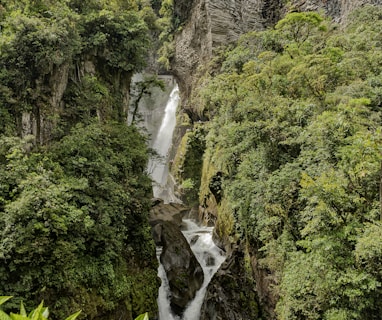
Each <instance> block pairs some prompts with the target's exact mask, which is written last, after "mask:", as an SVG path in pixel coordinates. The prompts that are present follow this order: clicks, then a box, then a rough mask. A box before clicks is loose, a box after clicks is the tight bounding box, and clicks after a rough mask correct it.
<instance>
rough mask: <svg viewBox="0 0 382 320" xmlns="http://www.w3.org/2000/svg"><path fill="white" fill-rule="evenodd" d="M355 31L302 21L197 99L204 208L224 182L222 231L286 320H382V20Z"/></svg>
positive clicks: (374, 15) (300, 16) (231, 57)
mask: <svg viewBox="0 0 382 320" xmlns="http://www.w3.org/2000/svg"><path fill="white" fill-rule="evenodd" d="M349 21H350V22H349V24H348V25H347V26H346V27H340V26H337V25H336V24H334V23H330V22H329V21H328V20H326V19H325V18H324V17H322V16H320V15H318V14H317V13H301V12H295V13H291V14H288V15H287V16H286V17H285V18H284V19H282V20H281V21H279V22H278V23H277V25H276V26H275V28H274V29H270V30H266V31H261V32H251V33H249V34H246V35H244V36H242V37H241V39H240V40H239V41H238V43H237V44H236V45H235V46H233V47H231V48H230V49H228V50H227V51H223V52H222V53H221V55H220V57H218V58H217V59H216V60H215V61H213V62H212V63H211V65H210V66H209V67H207V72H206V75H205V76H204V77H201V78H200V81H201V82H202V83H203V86H202V85H201V86H200V87H201V88H202V89H201V91H200V92H199V93H198V94H197V95H195V97H194V103H195V104H197V105H198V107H199V112H200V115H201V117H208V118H209V119H210V121H209V122H208V123H207V124H206V125H205V130H207V131H208V134H207V136H206V151H205V160H204V166H205V167H207V168H209V169H206V168H204V170H203V172H204V175H205V176H204V177H202V187H201V189H200V201H201V203H202V205H204V206H207V205H208V201H209V200H208V197H209V194H211V193H214V190H212V189H211V183H212V182H213V181H214V180H213V179H214V177H215V178H216V177H217V176H219V177H221V179H220V180H221V181H220V186H219V188H220V191H219V192H220V196H219V197H221V195H222V198H221V200H220V199H219V198H218V199H217V201H218V202H219V203H218V208H219V212H221V218H220V219H227V211H228V212H231V217H233V219H234V221H235V226H234V228H229V229H228V232H232V230H237V231H236V232H237V233H238V234H239V235H240V238H241V239H242V241H243V242H244V243H245V244H246V245H247V246H249V247H250V248H252V250H254V252H257V254H256V259H257V261H258V263H259V266H260V268H262V269H264V270H267V273H268V274H269V279H271V280H272V283H273V287H272V288H271V289H270V290H272V293H273V295H275V296H276V297H278V298H277V300H278V302H277V306H276V313H277V318H278V319H332V320H333V319H378V318H379V317H380V314H381V304H380V303H379V302H378V301H380V299H381V296H382V291H381V286H380V285H381V280H382V273H381V272H380V267H378V263H379V261H380V259H381V255H380V254H381V243H380V239H379V238H380V232H381V222H380V219H381V204H380V196H379V195H380V192H381V190H380V188H381V184H380V183H381V161H382V153H381V152H382V144H381V130H382V127H381V102H382V100H381V98H382V77H381V74H382V65H381V63H380V61H381V52H382V50H381V49H382V48H381V44H382V42H381V33H380V28H381V24H382V11H381V8H380V7H376V6H366V7H365V8H363V9H361V10H359V11H357V12H355V13H354V14H353V16H352V17H351V18H350V19H349ZM203 181H205V182H204V184H206V183H207V188H206V186H205V185H203ZM208 184H209V185H208ZM215 193H216V192H215ZM219 214H220V213H219ZM224 224H225V222H224V221H221V222H219V218H218V223H217V225H218V226H219V225H224ZM226 236H230V234H228V235H226ZM231 236H232V235H231ZM223 237H224V235H223Z"/></svg>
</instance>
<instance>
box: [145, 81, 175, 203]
mask: <svg viewBox="0 0 382 320" xmlns="http://www.w3.org/2000/svg"><path fill="white" fill-rule="evenodd" d="M178 103H179V89H178V85H175V86H174V88H173V90H172V92H171V94H170V97H169V99H168V102H167V104H166V108H165V114H164V117H163V120H162V123H161V126H160V128H159V131H158V134H157V136H156V138H155V140H154V143H153V149H154V150H155V151H156V152H157V153H158V156H159V157H153V158H152V159H150V161H149V164H148V171H149V173H150V175H151V177H152V179H153V182H154V184H153V193H154V197H155V198H160V199H163V200H164V202H165V203H169V202H179V200H178V199H177V198H176V197H175V195H174V192H173V190H174V188H173V181H172V177H171V176H170V175H169V168H168V162H169V151H170V147H171V143H172V134H173V132H174V129H175V124H176V109H177V107H178Z"/></svg>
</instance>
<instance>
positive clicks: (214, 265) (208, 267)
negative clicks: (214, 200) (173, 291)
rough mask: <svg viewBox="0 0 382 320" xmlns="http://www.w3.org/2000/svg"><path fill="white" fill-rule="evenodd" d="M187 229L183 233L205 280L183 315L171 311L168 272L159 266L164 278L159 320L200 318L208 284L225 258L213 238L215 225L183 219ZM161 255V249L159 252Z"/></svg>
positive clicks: (192, 319)
mask: <svg viewBox="0 0 382 320" xmlns="http://www.w3.org/2000/svg"><path fill="white" fill-rule="evenodd" d="M183 224H184V226H185V229H184V230H183V231H182V232H183V235H184V236H185V238H186V239H187V241H188V243H189V244H190V247H191V250H192V251H193V252H194V255H195V257H196V259H197V260H198V262H199V263H200V266H201V267H202V269H203V272H204V282H203V284H202V286H201V288H200V289H199V290H198V291H197V293H196V295H195V298H194V299H193V300H192V301H191V302H190V303H189V305H188V306H187V308H186V310H185V311H184V314H183V316H182V317H178V316H175V315H174V314H172V313H171V308H170V288H169V285H168V281H167V277H166V272H165V271H164V268H163V266H162V265H160V266H159V269H158V275H159V277H160V278H161V280H162V285H161V287H160V289H159V297H158V307H159V320H199V318H200V309H201V306H202V304H203V300H204V296H205V294H206V290H207V286H208V284H209V283H210V281H211V279H212V277H213V275H214V274H215V273H216V271H217V270H218V269H219V267H220V266H221V264H222V263H223V262H224V260H225V254H224V251H223V250H221V249H220V248H218V247H217V246H216V245H215V243H214V242H213V240H212V231H213V227H204V226H198V225H197V224H196V223H195V222H194V221H192V220H190V219H183ZM157 254H158V257H159V256H160V250H159V251H158V252H157Z"/></svg>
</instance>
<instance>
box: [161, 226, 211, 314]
mask: <svg viewBox="0 0 382 320" xmlns="http://www.w3.org/2000/svg"><path fill="white" fill-rule="evenodd" d="M161 243H162V244H163V250H162V254H161V256H160V260H161V263H162V265H163V267H164V269H165V271H166V274H167V279H168V282H169V286H170V291H171V298H170V301H171V302H170V304H171V308H172V310H173V312H174V313H175V314H177V315H181V314H182V313H183V312H184V310H185V308H186V306H187V304H188V303H189V302H190V301H191V300H192V299H193V298H194V297H195V294H196V291H198V290H199V289H200V287H201V285H202V284H203V281H204V274H203V269H202V267H201V266H200V264H199V262H198V261H197V259H196V258H195V256H194V254H193V252H192V251H191V248H190V246H189V244H188V242H187V240H186V238H185V237H184V235H183V234H182V232H181V231H180V229H179V227H178V225H177V224H176V223H174V222H172V221H164V222H163V223H162V224H161Z"/></svg>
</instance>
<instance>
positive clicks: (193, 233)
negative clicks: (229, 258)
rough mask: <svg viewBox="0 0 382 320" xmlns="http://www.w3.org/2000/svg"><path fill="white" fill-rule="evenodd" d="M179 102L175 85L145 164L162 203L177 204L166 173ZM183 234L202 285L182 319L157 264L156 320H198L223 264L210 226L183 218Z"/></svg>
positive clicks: (172, 182) (161, 269) (166, 281)
mask: <svg viewBox="0 0 382 320" xmlns="http://www.w3.org/2000/svg"><path fill="white" fill-rule="evenodd" d="M178 103H179V89H178V85H175V86H174V88H173V90H172V91H171V94H170V96H169V98H168V101H167V103H166V107H165V111H164V116H163V118H162V121H161V125H160V127H159V130H158V131H157V133H156V134H155V138H154V139H153V141H152V148H153V149H154V150H155V151H156V152H157V154H158V157H152V158H151V159H150V161H149V164H148V172H149V174H150V175H151V177H152V180H153V193H154V197H156V198H160V199H163V200H164V202H165V203H170V202H179V199H177V198H176V196H175V195H174V188H173V186H174V181H173V178H172V176H171V175H170V174H169V167H168V163H169V151H170V149H171V143H172V135H173V131H174V129H175V125H176V109H177V107H178ZM183 226H184V230H182V232H183V235H184V236H185V238H186V239H187V241H188V243H189V244H190V247H191V250H192V251H193V252H194V255H195V257H196V259H197V260H198V261H199V264H200V266H201V267H202V269H203V272H204V282H203V284H202V286H201V288H200V289H199V290H198V291H197V293H196V295H195V298H194V299H193V300H192V301H191V302H190V303H189V305H188V306H187V308H186V310H185V312H184V314H183V316H182V317H181V318H179V317H178V316H176V315H174V314H173V313H172V311H171V307H170V295H171V293H170V288H169V284H168V280H167V276H166V272H165V270H164V267H163V266H162V265H161V264H159V268H158V276H159V277H160V278H161V280H162V285H161V287H160V289H159V293H158V308H159V320H199V318H200V309H201V306H202V303H203V300H204V296H205V293H206V289H207V285H208V284H209V282H210V280H211V279H212V276H213V275H214V274H215V272H216V271H217V270H218V268H219V267H220V265H221V264H222V263H223V261H224V259H225V256H224V252H223V251H222V250H221V249H219V248H218V247H217V246H216V245H215V244H214V242H213V241H212V231H213V228H212V227H203V226H198V225H197V224H196V223H195V222H193V221H192V220H189V219H183ZM161 252H162V249H161V248H157V257H158V260H159V257H160V255H161Z"/></svg>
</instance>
